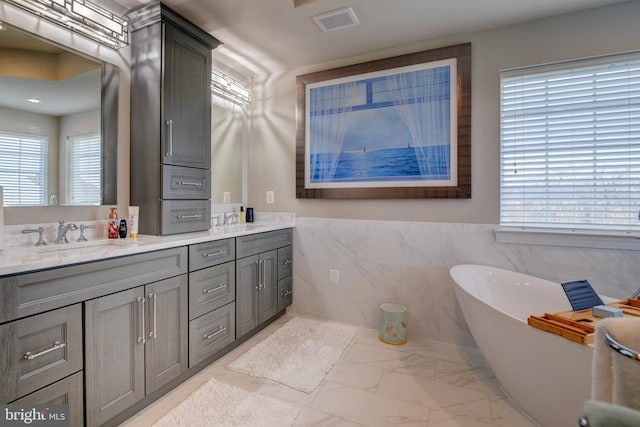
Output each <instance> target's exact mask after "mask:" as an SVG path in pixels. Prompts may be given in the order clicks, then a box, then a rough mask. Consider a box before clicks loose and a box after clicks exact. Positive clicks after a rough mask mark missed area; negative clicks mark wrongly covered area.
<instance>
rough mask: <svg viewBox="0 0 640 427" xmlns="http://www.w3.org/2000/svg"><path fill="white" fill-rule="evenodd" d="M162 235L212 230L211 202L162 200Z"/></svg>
mask: <svg viewBox="0 0 640 427" xmlns="http://www.w3.org/2000/svg"><path fill="white" fill-rule="evenodd" d="M160 205H161V206H160V210H161V211H162V224H161V226H160V234H162V235H166V234H179V233H190V232H192V231H206V230H208V229H209V228H211V201H209V200H162V201H161V202H160Z"/></svg>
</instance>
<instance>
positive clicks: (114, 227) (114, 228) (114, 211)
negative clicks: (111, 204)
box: [107, 208, 118, 239]
mask: <svg viewBox="0 0 640 427" xmlns="http://www.w3.org/2000/svg"><path fill="white" fill-rule="evenodd" d="M110 209H111V213H109V228H108V229H107V237H108V238H109V239H117V238H118V208H110Z"/></svg>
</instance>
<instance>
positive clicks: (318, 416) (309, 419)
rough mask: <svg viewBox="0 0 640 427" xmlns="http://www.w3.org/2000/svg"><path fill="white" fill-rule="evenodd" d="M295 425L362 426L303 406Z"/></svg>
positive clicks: (311, 426)
mask: <svg viewBox="0 0 640 427" xmlns="http://www.w3.org/2000/svg"><path fill="white" fill-rule="evenodd" d="M293 425H294V426H295V427H363V426H364V425H363V424H358V423H354V422H353V421H349V420H346V419H344V418H341V417H338V416H336V415H333V414H328V413H326V412H322V411H316V410H315V409H311V408H303V409H302V411H300V415H298V418H296V421H295V423H294V424H293Z"/></svg>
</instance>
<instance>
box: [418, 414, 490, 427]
mask: <svg viewBox="0 0 640 427" xmlns="http://www.w3.org/2000/svg"><path fill="white" fill-rule="evenodd" d="M428 426H429V427H491V426H493V424H491V423H485V422H482V421H478V420H474V419H473V418H467V417H464V416H460V415H452V414H448V413H446V412H441V411H436V410H432V411H431V416H430V417H429V424H428Z"/></svg>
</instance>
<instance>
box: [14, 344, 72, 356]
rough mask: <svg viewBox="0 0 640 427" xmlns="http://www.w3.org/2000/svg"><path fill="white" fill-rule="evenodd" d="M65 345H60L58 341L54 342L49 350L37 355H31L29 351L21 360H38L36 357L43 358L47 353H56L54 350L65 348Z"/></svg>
mask: <svg viewBox="0 0 640 427" xmlns="http://www.w3.org/2000/svg"><path fill="white" fill-rule="evenodd" d="M66 345H67V344H65V343H63V342H62V343H61V342H60V341H56V342H54V343H53V346H51V347H50V348H48V349H46V350H42V351H41V352H39V353H31V352H30V351H27V352H26V353H25V354H24V355H23V356H22V358H23V359H24V360H33V359H36V358H38V357H40V356H44V355H45V354H47V353H51V352H52V351H56V350H59V349H61V348H65V347H66Z"/></svg>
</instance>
